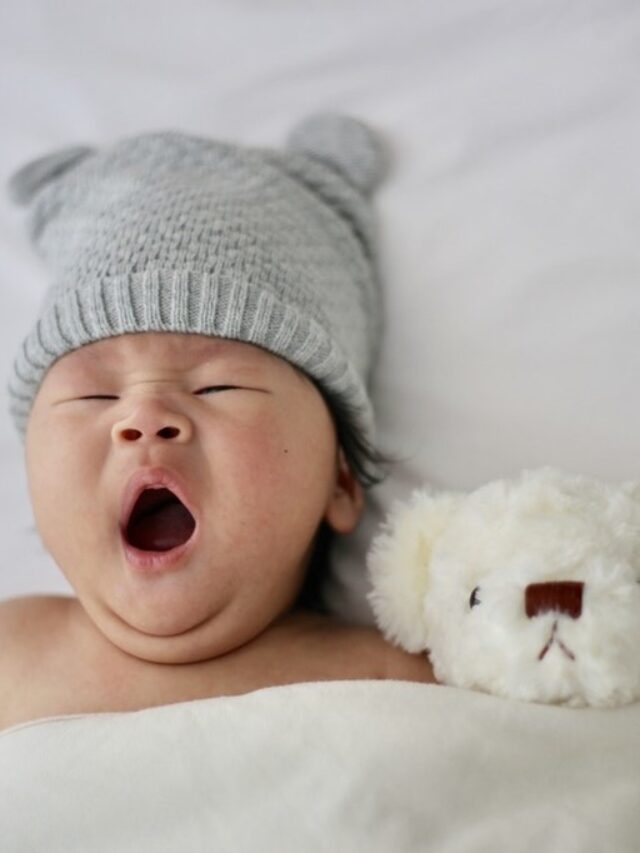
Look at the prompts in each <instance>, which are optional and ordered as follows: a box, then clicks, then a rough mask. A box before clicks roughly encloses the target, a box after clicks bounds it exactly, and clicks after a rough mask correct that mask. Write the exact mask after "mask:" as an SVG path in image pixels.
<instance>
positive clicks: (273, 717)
mask: <svg viewBox="0 0 640 853" xmlns="http://www.w3.org/2000/svg"><path fill="white" fill-rule="evenodd" d="M639 765H640V705H633V706H628V707H627V708H622V709H619V710H614V711H594V710H569V709H565V708H557V707H545V706H539V705H527V704H524V703H519V702H510V701H505V700H502V699H496V698H493V697H491V696H485V695H482V694H479V693H470V692H467V691H462V690H457V689H454V688H447V687H438V686H426V685H418V684H410V683H405V682H374V681H352V682H330V683H324V684H318V683H313V684H297V685H292V686H289V687H278V688H270V689H267V690H260V691H257V692H255V693H251V694H248V695H246V696H240V697H230V698H223V699H205V700H199V701H195V702H185V703H180V704H176V705H169V706H164V707H160V708H152V709H147V710H143V711H138V712H130V713H117V714H111V713H109V714H88V715H85V714H82V715H77V716H70V717H58V718H50V719H47V720H44V721H39V722H34V723H27V724H25V725H22V726H17V727H14V728H13V729H9V730H7V731H6V732H4V733H3V734H2V735H0V827H1V830H0V831H1V840H0V847H1V849H2V851H3V853H14V851H15V853H18V851H19V853H29V851H38V853H43V851H47V853H55V851H61V853H62V851H64V853H74V851H82V853H88V851H90V853H101V851H110V853H113V851H117V853H127V851H131V853H134V851H135V853H144V851H153V853H162V851H181V853H182V851H186V852H187V853H190V851H211V850H215V851H225V853H226V851H233V853H236V851H278V853H287V851H291V853H313V851H325V850H326V851H331V853H343V852H344V853H357V851H366V853H377V851H380V853H403V852H404V851H439V853H440V851H441V852H442V853H458V851H465V853H466V852H467V851H474V853H477V851H486V853H503V851H504V853H519V852H520V851H534V850H535V851H543V852H544V853H549V852H550V851H559V853H560V851H561V853H573V851H575V853H603V851H607V853H637V851H638V849H640V775H639V773H638V768H639Z"/></svg>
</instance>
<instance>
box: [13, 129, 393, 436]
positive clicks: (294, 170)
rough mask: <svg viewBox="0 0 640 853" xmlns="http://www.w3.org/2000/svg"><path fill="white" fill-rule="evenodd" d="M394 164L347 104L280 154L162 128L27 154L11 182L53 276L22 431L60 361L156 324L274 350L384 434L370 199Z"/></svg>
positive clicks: (31, 355) (361, 422)
mask: <svg viewBox="0 0 640 853" xmlns="http://www.w3.org/2000/svg"><path fill="white" fill-rule="evenodd" d="M385 169H386V152H385V149H384V148H383V145H382V142H381V139H380V138H379V137H378V135H377V134H375V133H374V132H373V131H372V129H371V128H370V127H368V126H367V125H365V124H363V123H362V122H360V121H358V120H356V119H354V118H351V117H349V116H342V115H336V114H320V115H313V116H310V117H309V118H307V119H306V120H304V121H303V122H301V123H300V124H299V125H297V126H296V127H295V128H294V130H293V132H292V133H291V134H290V137H289V140H288V145H287V148H286V149H285V150H283V151H277V150H272V149H267V148H250V147H241V146H238V145H233V144H231V143H227V142H223V141H216V140H210V139H206V138H201V137H197V136H189V135H186V134H184V133H181V132H178V131H164V132H154V133H145V134H141V135H138V136H134V137H130V138H127V139H124V140H121V141H120V142H118V143H116V144H114V145H113V146H112V147H110V148H107V149H105V150H101V151H98V150H96V149H93V148H90V147H85V146H74V147H73V148H66V149H64V150H62V151H55V152H52V153H50V154H47V155H45V156H44V157H40V158H38V159H37V160H34V161H31V162H29V163H27V164H26V165H25V166H23V167H22V168H21V169H19V170H18V171H17V172H16V173H15V174H14V175H13V176H12V177H11V179H10V181H9V185H8V189H9V192H10V194H11V196H12V198H13V200H14V201H15V202H16V203H17V204H21V205H25V206H28V207H29V213H30V216H29V230H30V235H31V239H32V240H33V242H34V244H35V246H36V247H37V250H38V252H39V253H40V255H41V256H42V257H43V259H44V261H45V264H46V266H47V268H48V269H49V271H50V272H51V275H52V284H51V286H50V288H49V290H48V292H47V293H46V295H45V298H44V300H43V303H42V306H41V309H40V312H39V316H38V318H37V320H36V322H35V324H34V326H33V328H32V329H31V331H30V332H29V334H28V336H27V337H26V339H25V340H24V342H23V344H22V346H21V348H20V351H19V353H18V355H17V357H16V359H15V362H14V365H13V372H12V375H11V377H10V380H9V385H8V391H9V398H10V410H11V414H12V416H13V419H14V422H15V424H16V427H17V429H18V431H19V433H20V435H21V436H22V437H23V438H24V433H25V430H26V423H27V419H28V416H29V412H30V409H31V406H32V404H33V400H34V398H35V395H36V393H37V390H38V388H39V386H40V384H41V382H42V380H43V378H44V376H45V373H46V371H47V370H48V369H49V367H50V366H51V365H52V364H53V363H54V362H55V361H56V359H58V358H60V357H61V356H62V355H64V354H65V353H68V352H70V351H71V350H74V349H77V348H78V347H81V346H83V345H85V344H88V343H91V342H93V341H98V340H102V339H104V338H108V337H112V336H114V335H120V334H124V333H127V332H142V331H151V330H153V331H173V332H185V333H187V332H188V333H195V334H203V335H216V336H221V337H225V338H233V339H236V340H241V341H246V342H248V343H253V344H256V345H258V346H261V347H264V348H265V349H267V350H269V351H271V352H273V353H275V354H276V355H279V356H281V357H283V358H285V359H287V360H288V361H290V362H292V363H293V364H295V365H296V366H298V367H299V368H301V369H302V370H303V371H305V372H306V373H307V374H308V375H310V376H311V377H312V378H313V379H315V380H316V381H317V382H318V384H319V385H320V386H321V387H323V388H324V389H326V390H327V391H328V392H330V393H332V394H333V395H336V396H338V397H339V398H340V399H341V400H342V401H343V402H344V403H345V404H346V405H347V408H348V409H349V411H350V412H351V414H352V417H353V420H354V424H355V425H356V426H357V427H358V428H360V429H361V430H363V432H364V434H365V436H366V437H368V438H369V439H370V440H373V439H374V422H373V413H372V407H371V402H370V399H369V395H368V390H367V386H368V380H369V376H370V370H371V367H372V365H373V363H374V361H375V357H376V354H377V346H378V342H379V339H380V331H381V309H380V302H381V299H380V288H379V279H378V264H377V259H376V250H375V233H374V232H375V224H374V221H373V212H372V209H371V204H370V197H371V195H372V193H373V191H374V189H375V188H376V187H377V186H378V184H379V183H380V181H381V180H382V178H383V175H384V172H385Z"/></svg>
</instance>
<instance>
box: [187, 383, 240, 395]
mask: <svg viewBox="0 0 640 853" xmlns="http://www.w3.org/2000/svg"><path fill="white" fill-rule="evenodd" d="M237 388H238V386H237V385H207V387H206V388H201V389H200V390H199V391H194V394H210V393H216V392H218V391H233V390H234V389H237Z"/></svg>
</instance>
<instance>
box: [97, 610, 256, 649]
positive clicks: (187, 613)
mask: <svg viewBox="0 0 640 853" xmlns="http://www.w3.org/2000/svg"><path fill="white" fill-rule="evenodd" d="M85 610H86V611H87V615H88V616H89V618H90V620H91V622H92V624H93V627H94V629H96V630H97V631H98V632H99V633H100V634H101V635H102V637H104V638H106V639H107V640H108V641H109V642H110V643H111V644H112V645H113V646H115V647H116V648H118V649H119V650H120V651H122V652H125V653H126V654H128V655H130V656H131V657H134V658H138V659H139V660H143V661H148V662H151V663H162V664H187V663H198V662H200V661H204V660H211V659H212V658H215V657H219V656H221V655H224V654H226V653H227V652H230V651H232V650H233V649H235V648H238V647H239V646H241V645H243V644H244V643H246V642H248V641H249V640H251V639H253V637H255V636H257V634H259V633H260V632H261V631H262V630H264V628H265V627H266V624H262V623H261V622H256V620H248V619H245V620H242V619H241V618H240V614H239V613H238V612H237V608H236V607H234V605H233V603H230V604H228V605H227V606H224V607H221V608H218V609H215V610H212V611H209V612H203V608H202V607H199V608H191V609H189V610H187V609H185V608H184V607H183V608H182V611H181V612H180V613H176V612H173V613H172V614H171V615H170V617H167V615H166V614H162V613H157V614H156V615H155V616H154V615H153V614H149V613H146V614H144V616H142V615H140V614H130V613H121V612H118V611H116V610H114V609H112V608H110V607H108V606H105V605H99V604H98V605H95V604H94V605H93V606H91V605H89V606H85Z"/></svg>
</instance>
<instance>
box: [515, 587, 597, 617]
mask: <svg viewBox="0 0 640 853" xmlns="http://www.w3.org/2000/svg"><path fill="white" fill-rule="evenodd" d="M583 589H584V584H583V583H582V582H581V581H550V582H549V583H530V584H529V586H528V587H527V588H526V589H525V591H524V601H525V610H526V612H527V616H528V617H529V619H532V618H533V617H534V616H540V614H542V613H546V612H547V611H549V610H555V611H557V612H558V613H564V614H565V615H566V616H570V617H571V618H572V619H577V618H578V617H579V616H580V614H581V613H582V591H583Z"/></svg>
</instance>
